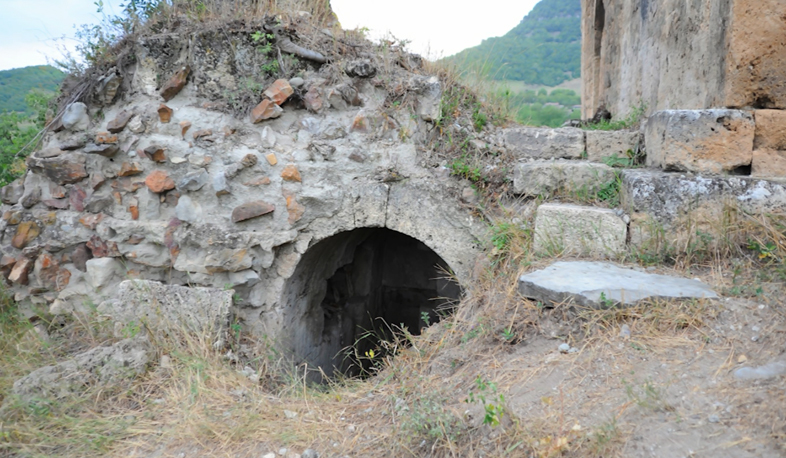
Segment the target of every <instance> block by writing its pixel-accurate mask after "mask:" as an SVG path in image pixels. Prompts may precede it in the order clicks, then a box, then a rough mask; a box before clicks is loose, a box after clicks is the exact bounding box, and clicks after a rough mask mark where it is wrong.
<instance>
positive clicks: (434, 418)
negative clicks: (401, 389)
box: [394, 393, 460, 443]
mask: <svg viewBox="0 0 786 458" xmlns="http://www.w3.org/2000/svg"><path fill="white" fill-rule="evenodd" d="M404 399H408V401H405V400H404ZM446 401H447V399H446V398H445V397H444V396H442V395H440V394H439V393H433V394H419V395H418V394H414V393H406V394H402V397H396V398H395V399H394V409H395V411H396V413H397V415H398V416H399V417H401V428H402V429H403V430H404V432H405V434H407V436H409V437H410V439H415V440H418V441H419V439H420V438H423V439H424V440H428V441H430V442H432V443H435V442H438V441H445V442H447V443H451V442H454V441H455V440H456V439H457V437H458V435H459V434H460V427H459V426H460V423H459V419H458V418H457V417H456V416H455V415H453V414H452V413H451V412H449V411H448V410H446V409H445V404H446Z"/></svg>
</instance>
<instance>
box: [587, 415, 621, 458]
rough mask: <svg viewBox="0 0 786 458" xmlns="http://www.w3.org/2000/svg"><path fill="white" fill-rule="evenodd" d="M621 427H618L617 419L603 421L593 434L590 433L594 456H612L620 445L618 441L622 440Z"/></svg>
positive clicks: (591, 448)
mask: <svg viewBox="0 0 786 458" xmlns="http://www.w3.org/2000/svg"><path fill="white" fill-rule="evenodd" d="M621 435H622V434H621V433H620V430H619V428H618V427H617V419H616V418H612V419H611V420H609V421H607V422H605V423H603V424H602V425H600V426H598V427H597V428H595V430H594V431H593V432H592V434H590V435H589V442H590V450H591V452H592V454H593V455H594V456H604V457H605V456H610V455H611V454H612V452H613V451H614V450H615V449H616V447H617V446H618V444H617V442H618V441H619V440H620V436H621Z"/></svg>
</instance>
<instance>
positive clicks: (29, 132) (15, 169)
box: [0, 90, 54, 186]
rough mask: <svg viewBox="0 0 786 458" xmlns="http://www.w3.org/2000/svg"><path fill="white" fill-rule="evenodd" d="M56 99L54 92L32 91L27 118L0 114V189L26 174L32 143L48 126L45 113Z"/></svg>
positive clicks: (27, 100) (16, 114)
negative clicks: (52, 100)
mask: <svg viewBox="0 0 786 458" xmlns="http://www.w3.org/2000/svg"><path fill="white" fill-rule="evenodd" d="M53 96H54V93H52V92H44V91H40V90H33V91H30V92H29V93H28V94H27V95H26V96H25V102H26V104H27V108H28V110H29V111H31V112H33V113H34V114H33V115H32V116H28V115H25V114H22V113H18V112H7V113H2V114H0V186H5V185H7V184H9V183H10V182H12V181H14V180H15V179H17V178H18V177H19V176H21V175H22V173H24V171H25V163H24V160H25V158H26V157H27V155H28V154H29V153H30V151H31V149H32V146H33V140H34V139H35V137H36V135H37V134H38V132H40V131H41V129H43V128H44V124H45V123H46V111H47V109H48V107H49V102H50V100H51V99H52V97H53Z"/></svg>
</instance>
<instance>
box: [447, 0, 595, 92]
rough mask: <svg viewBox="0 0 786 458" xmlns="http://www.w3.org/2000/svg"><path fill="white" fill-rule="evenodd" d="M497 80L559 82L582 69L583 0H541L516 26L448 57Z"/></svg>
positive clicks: (572, 76)
mask: <svg viewBox="0 0 786 458" xmlns="http://www.w3.org/2000/svg"><path fill="white" fill-rule="evenodd" d="M448 59H450V60H453V61H454V62H456V63H458V64H460V65H478V66H482V67H483V69H484V71H487V72H488V74H489V76H490V77H492V78H493V79H497V80H517V81H524V82H526V83H529V84H541V85H545V86H556V85H558V84H560V83H562V82H563V81H566V80H570V79H574V78H578V77H579V75H580V69H581V2H580V0H542V1H541V2H540V3H538V4H537V5H535V7H534V8H533V9H532V11H531V12H530V13H529V14H528V15H527V16H526V17H524V19H522V21H521V23H519V25H518V26H516V27H515V28H514V29H513V30H511V31H510V32H508V33H507V34H505V35H503V36H501V37H494V38H489V39H487V40H484V41H483V43H481V44H480V45H478V46H476V47H474V48H469V49H465V50H464V51H462V52H460V53H458V54H456V55H455V56H452V57H449V58H448Z"/></svg>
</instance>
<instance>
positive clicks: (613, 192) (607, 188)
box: [597, 174, 622, 207]
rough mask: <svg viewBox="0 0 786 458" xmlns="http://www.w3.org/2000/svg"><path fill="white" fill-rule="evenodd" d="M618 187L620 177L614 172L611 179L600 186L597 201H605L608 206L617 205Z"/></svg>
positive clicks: (618, 197) (620, 182) (619, 185)
mask: <svg viewBox="0 0 786 458" xmlns="http://www.w3.org/2000/svg"><path fill="white" fill-rule="evenodd" d="M620 189H622V178H621V177H620V175H619V174H616V175H615V177H614V179H613V180H611V181H608V182H606V183H604V184H603V185H601V186H600V188H599V189H598V193H597V198H598V200H599V201H601V202H605V203H607V204H608V205H609V207H618V206H619V205H620Z"/></svg>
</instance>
